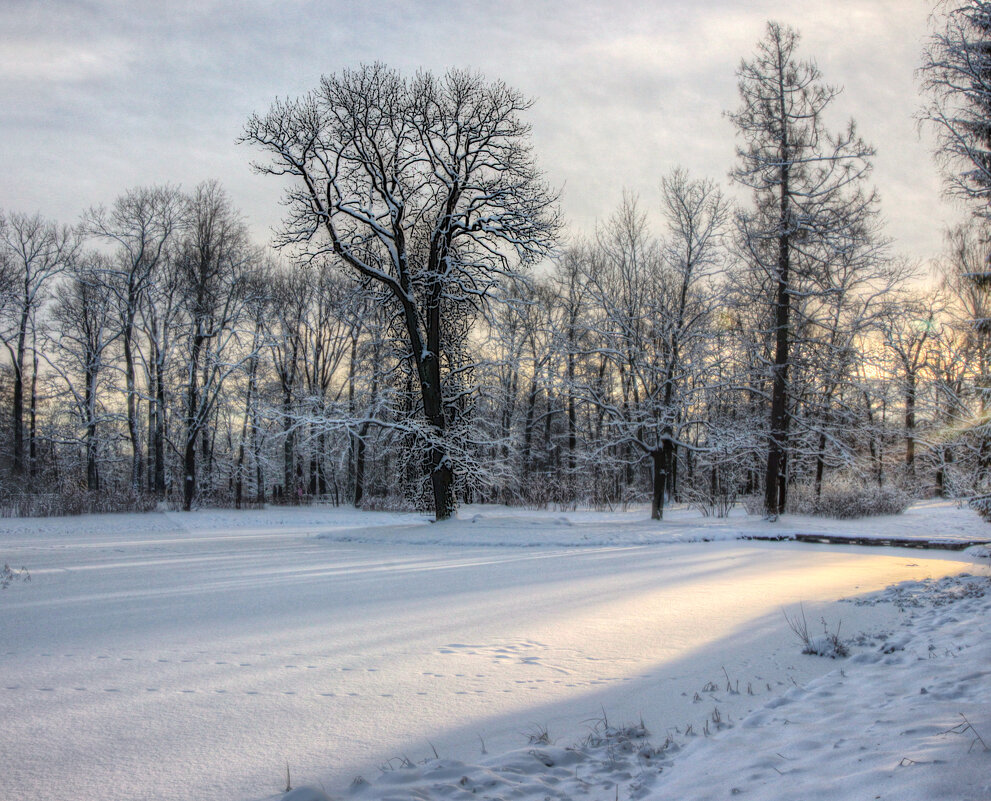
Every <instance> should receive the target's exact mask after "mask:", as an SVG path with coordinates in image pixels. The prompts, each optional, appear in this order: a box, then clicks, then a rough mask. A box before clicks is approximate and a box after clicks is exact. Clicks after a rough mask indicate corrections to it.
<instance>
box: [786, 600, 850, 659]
mask: <svg viewBox="0 0 991 801" xmlns="http://www.w3.org/2000/svg"><path fill="white" fill-rule="evenodd" d="M782 614H783V615H784V616H785V621H787V623H788V628H790V629H791V630H792V633H793V634H794V635H795V637H796V638H798V641H799V642H800V643H801V644H802V653H803V654H809V655H810V656H825V657H828V658H829V659H839V658H842V657H846V656H849V655H850V649H849V648H848V647H847V645H846V643H845V642H843V640H841V639H840V624H839V623H837V624H836V628H835V629H833V630H832V631H830V629H829V624H828V623H826V619H825V618H820V619H819V621H820V622H821V623H822V634H812V633H811V632H810V631H809V623H808V620H806V618H805V608H804V607H803V606H802V605H801V604H799V607H798V613H797V614H795V615H793V616H791V617H789V616H788V613H787V612H785V611H784V610H782Z"/></svg>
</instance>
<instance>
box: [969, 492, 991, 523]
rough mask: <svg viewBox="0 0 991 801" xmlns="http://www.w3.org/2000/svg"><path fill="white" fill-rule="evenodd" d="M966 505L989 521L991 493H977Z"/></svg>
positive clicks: (990, 520) (990, 515)
mask: <svg viewBox="0 0 991 801" xmlns="http://www.w3.org/2000/svg"><path fill="white" fill-rule="evenodd" d="M968 506H970V508H971V509H973V510H974V511H975V512H977V514H979V515H980V516H981V517H983V518H984V519H985V520H987V521H988V522H989V523H991V495H978V496H977V497H976V498H971V499H970V501H969V503H968Z"/></svg>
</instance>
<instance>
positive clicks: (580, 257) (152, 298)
mask: <svg viewBox="0 0 991 801" xmlns="http://www.w3.org/2000/svg"><path fill="white" fill-rule="evenodd" d="M975 7H981V8H982V9H983V7H984V4H981V3H978V4H975ZM969 8H970V7H969V6H968V7H967V9H964V10H963V11H959V12H952V13H948V14H947V15H946V17H945V24H946V29H945V31H937V32H936V33H935V34H934V36H933V38H932V40H931V42H930V46H929V49H928V50H927V51H926V59H927V60H926V61H924V64H923V67H922V75H923V80H924V82H925V84H926V87H927V91H928V93H929V94H928V96H929V97H930V98H931V99H932V105H930V106H927V107H925V109H924V111H923V116H924V117H925V118H926V119H928V120H930V121H932V122H934V123H935V124H936V125H937V126H939V125H942V126H943V127H944V129H945V130H948V131H951V132H957V130H956V129H955V128H953V126H954V125H956V126H957V128H959V120H960V116H959V114H953V113H951V112H950V111H949V110H948V106H953V105H954V104H959V103H960V102H963V103H964V106H965V107H967V108H971V109H972V110H973V109H974V108H975V105H974V104H975V102H980V103H983V102H985V101H984V99H983V96H982V98H981V99H980V100H979V101H975V100H973V99H968V98H964V99H963V101H961V100H960V98H959V97H958V95H956V94H954V92H956V91H957V89H956V87H957V86H959V85H960V84H959V82H958V81H953V80H952V79H951V78H945V79H944V78H943V77H941V76H942V73H941V72H940V70H945V69H948V67H947V64H951V65H952V64H953V63H954V62H952V57H953V55H954V53H957V54H960V53H964V55H967V54H968V53H969V54H970V55H971V56H972V55H973V53H972V52H971V51H967V50H966V49H963V50H962V49H961V48H963V47H964V45H963V44H961V42H962V41H963V42H965V43H966V42H971V41H972V40H973V38H974V36H973V34H974V30H975V27H974V26H975V25H978V24H979V25H984V27H983V28H980V31H981V32H983V35H984V41H991V35H988V33H989V31H991V26H988V25H985V21H986V20H985V17H979V18H977V21H976V22H968V21H967V20H968V19H969V18H967V16H966V15H967V14H968V13H971V12H970V11H968V9H969ZM985 16H986V15H985ZM968 25H969V27H967V26H968ZM953 26H957V27H956V28H954V27H953ZM961 26H963V27H961ZM959 30H965V32H966V37H965V38H964V39H961V38H960V37H959V36H958V37H957V38H953V32H954V31H959ZM954 48H955V49H954ZM982 52H983V51H982ZM973 61H974V59H973V58H972V57H971V58H968V59H966V63H972V62H973ZM960 63H961V64H963V63H965V62H964V61H960ZM988 74H989V75H991V70H989V71H988ZM737 79H738V85H739V106H738V107H737V108H736V109H735V110H733V111H731V112H730V113H729V114H728V117H729V119H730V121H731V122H732V124H733V126H734V127H735V129H736V132H737V160H736V166H735V167H734V169H733V171H732V173H731V176H730V177H731V179H732V180H733V181H734V182H735V183H736V184H738V185H739V186H741V187H743V188H745V189H746V190H747V192H748V194H749V201H748V202H747V203H742V204H734V203H731V202H730V201H729V200H728V199H727V197H726V195H725V194H724V193H723V191H722V189H721V188H720V187H719V185H718V184H717V183H716V182H714V181H712V180H709V179H706V178H697V177H694V176H692V175H690V174H688V173H687V172H685V171H684V170H681V169H675V170H673V171H672V172H671V173H670V174H668V175H667V176H664V177H663V178H662V179H661V198H662V202H661V208H660V209H659V219H660V220H661V221H662V223H663V226H662V228H661V229H660V230H656V231H655V230H652V229H651V226H650V224H649V222H648V220H649V215H648V213H647V211H648V210H647V209H645V208H644V207H643V205H642V203H641V202H640V201H639V199H638V198H637V197H636V196H635V195H632V194H627V195H625V196H624V198H623V201H622V203H621V204H620V206H619V207H618V208H617V209H616V210H615V212H614V213H613V214H612V215H611V216H610V217H609V218H608V219H607V220H605V221H603V222H602V223H601V224H600V225H599V226H598V228H597V230H596V232H595V233H594V235H592V236H590V237H587V238H585V239H579V238H576V237H566V236H564V235H563V233H562V231H563V224H562V221H561V219H560V218H559V215H558V211H557V197H556V194H555V192H554V191H553V190H552V189H551V188H550V187H549V186H548V185H547V183H546V181H545V179H544V177H543V175H542V173H541V172H540V170H539V168H538V166H537V162H536V158H535V155H534V153H533V151H532V148H531V144H530V139H529V133H530V131H529V126H528V125H527V123H526V122H525V113H526V111H527V109H528V108H529V107H530V105H531V101H530V100H529V99H528V98H526V97H525V96H523V95H522V94H521V93H519V92H518V91H516V90H514V89H512V88H511V87H508V86H506V85H505V84H503V83H501V82H498V81H490V80H487V79H485V78H484V77H482V76H480V75H478V74H476V73H471V72H466V71H458V70H453V71H450V72H448V73H446V74H445V75H443V76H434V75H431V74H429V73H418V74H417V75H415V76H413V77H407V76H403V75H401V74H400V73H398V72H396V71H395V70H392V69H389V68H387V67H385V66H384V65H381V64H374V65H368V66H364V67H360V68H357V69H354V70H346V71H343V72H342V73H340V74H338V75H333V76H327V77H325V78H323V79H322V81H321V83H320V86H319V87H318V88H317V89H315V90H314V91H313V92H311V93H309V94H307V95H305V96H303V97H300V98H297V99H295V100H284V101H278V102H276V103H275V104H273V106H272V107H271V108H270V109H269V111H268V112H266V113H264V114H260V115H255V116H253V117H252V118H251V119H250V120H249V121H248V122H247V124H246V126H245V129H244V132H243V134H242V141H243V142H244V143H246V144H247V145H249V146H250V147H252V148H254V151H255V153H257V154H261V160H260V161H259V162H258V163H257V164H256V165H255V166H256V168H257V169H258V170H259V171H260V172H262V173H265V174H269V175H272V176H275V177H276V179H277V180H280V181H282V182H283V184H284V186H285V190H286V198H285V201H286V207H287V209H288V214H287V218H286V221H285V224H284V227H283V228H282V230H281V231H280V233H279V236H278V240H277V242H276V248H275V249H271V250H269V249H265V248H261V247H258V246H256V245H254V244H253V243H252V242H251V241H250V237H249V235H248V232H247V228H246V225H245V223H244V220H243V219H242V217H241V215H240V214H239V212H238V211H237V210H236V209H235V208H234V207H233V205H232V203H231V201H230V199H229V197H228V196H227V195H226V193H225V192H224V190H223V189H222V187H220V186H219V185H218V184H216V183H209V182H208V183H204V184H201V185H200V186H198V187H196V188H195V189H193V190H192V191H191V192H184V191H182V190H180V189H179V188H177V187H172V186H154V187H141V188H136V189H132V190H129V191H126V192H124V193H123V194H121V195H120V196H119V197H118V198H117V199H116V200H114V201H113V202H112V203H111V204H110V205H109V206H107V207H96V208H93V209H90V210H89V211H87V212H86V213H85V214H84V215H83V217H82V219H81V220H80V221H79V223H78V224H77V225H75V226H73V227H67V226H62V225H59V224H57V223H55V222H53V221H49V220H46V219H44V218H42V217H41V216H38V215H33V216H32V215H27V214H21V213H16V212H8V213H4V214H2V215H0V341H2V343H3V346H4V350H5V352H6V359H5V361H4V362H3V364H2V367H0V398H2V405H0V408H4V409H8V410H9V412H8V413H7V414H4V415H3V419H2V420H0V431H2V432H3V434H4V436H3V437H2V441H0V469H2V471H3V490H2V492H3V494H4V495H6V498H0V504H6V505H7V506H8V508H14V507H13V506H11V505H12V504H13V505H15V506H16V505H18V504H19V506H17V508H18V509H21V510H22V511H23V510H25V509H27V510H30V509H32V508H33V509H35V510H40V511H45V508H46V507H45V506H44V504H45V503H46V500H45V499H57V500H49V501H47V502H50V503H51V504H52V507H51V508H52V509H54V508H56V507H58V506H59V505H61V507H62V508H63V509H64V508H65V507H66V504H76V505H77V506H78V507H79V508H80V509H96V508H108V509H109V508H148V507H150V506H152V505H154V504H157V503H161V502H168V503H172V504H175V505H181V506H182V508H185V509H190V508H192V507H194V506H195V505H197V504H220V505H234V506H238V507H241V506H245V505H251V504H260V503H265V502H283V503H299V502H307V501H309V500H312V499H314V498H319V499H323V500H329V501H331V502H334V503H349V504H355V505H357V506H360V507H366V508H386V507H388V508H397V507H400V508H422V509H428V510H431V511H433V512H434V513H435V514H436V516H437V518H438V519H443V518H446V517H449V516H450V515H452V514H453V513H454V511H455V509H456V508H457V505H458V503H459V502H463V501H495V502H503V503H510V504H527V505H547V504H560V505H579V504H581V505H584V504H593V505H597V506H613V505H616V504H623V503H627V502H631V501H641V500H645V501H649V502H650V504H651V510H652V515H653V516H654V517H655V518H658V519H660V518H661V517H662V516H663V512H664V507H665V504H666V503H667V502H668V501H670V500H677V501H683V502H688V503H690V504H693V505H695V506H696V507H697V508H699V509H701V510H702V511H703V512H705V513H706V514H723V513H725V512H726V511H727V510H728V508H730V507H731V506H732V505H733V504H734V503H735V502H736V501H737V499H738V498H743V497H746V498H750V499H753V500H752V501H751V502H752V503H753V504H754V505H755V508H756V507H759V508H760V509H761V510H762V512H763V513H764V514H765V515H766V516H768V517H770V518H775V517H776V516H777V515H778V514H780V513H781V512H783V511H785V510H788V509H795V508H807V507H808V506H809V505H810V504H812V505H815V504H817V503H822V502H826V503H828V502H829V500H828V499H829V495H830V491H831V488H832V487H836V486H846V487H851V486H854V487H856V488H857V490H858V491H861V492H866V491H867V489H868V488H878V491H880V490H891V491H898V492H902V493H910V494H913V495H918V494H940V495H954V496H967V495H975V494H980V493H982V492H984V491H985V490H986V488H987V486H988V483H989V468H991V451H989V446H991V443H989V439H988V436H987V431H986V424H985V421H986V414H985V406H986V392H985V387H986V386H987V376H988V358H989V353H991V349H989V347H988V344H989V343H988V335H989V331H988V326H987V325H986V320H987V319H988V317H989V315H987V314H986V313H985V308H986V306H987V304H988V294H987V282H986V281H984V280H982V276H983V275H984V274H985V273H986V272H987V257H988V253H989V247H988V241H987V237H986V232H985V228H986V214H985V213H984V212H983V211H981V212H980V213H977V214H975V217H974V220H973V222H971V223H968V224H967V225H965V226H962V227H960V228H958V229H956V230H954V231H952V232H950V233H949V234H948V236H947V250H946V253H945V255H944V257H943V258H942V260H941V263H940V264H939V267H938V276H937V278H936V279H935V280H934V281H933V282H930V284H929V285H927V286H925V288H923V289H921V290H920V289H918V288H916V287H918V286H919V283H918V278H919V275H920V272H921V271H922V268H921V267H920V266H919V265H912V264H910V263H908V262H907V261H905V260H903V259H898V258H895V257H893V256H892V254H891V247H890V243H889V241H888V240H887V238H886V237H885V235H884V233H883V225H882V223H881V216H880V201H879V199H878V197H877V195H876V193H875V192H874V190H873V188H872V187H871V185H870V172H871V162H872V159H873V156H874V150H873V148H872V147H871V146H870V145H869V144H868V143H866V142H865V141H864V140H863V139H862V138H861V137H860V136H859V134H858V132H857V130H856V126H855V125H854V123H852V122H851V123H849V124H848V125H846V126H844V127H842V128H840V129H838V130H835V131H834V130H830V129H828V128H827V126H826V122H825V116H826V112H827V110H828V109H830V108H831V107H833V106H834V104H836V103H838V102H839V99H840V98H841V95H840V93H839V91H838V90H837V89H836V88H834V87H832V86H830V85H828V84H826V83H825V82H824V80H823V78H822V76H821V74H820V72H819V70H818V68H817V67H816V65H815V63H814V62H813V61H811V60H807V59H802V58H801V57H800V54H799V37H798V34H797V33H796V32H795V31H793V30H791V29H789V28H787V27H784V26H781V25H778V24H775V23H769V24H768V26H767V29H766V32H765V35H764V37H763V38H762V39H761V40H760V42H759V43H758V45H757V48H756V50H755V52H754V53H753V54H752V55H751V56H750V57H749V58H747V59H744V60H743V61H742V62H741V65H740V67H739V69H738V72H737ZM989 109H991V102H989V103H987V104H986V105H985V106H983V107H978V108H977V111H978V112H979V113H978V115H977V116H978V117H979V118H980V119H985V120H986V119H988V118H989V116H991V113H989V112H988V110H989ZM940 114H942V117H941V116H940ZM982 115H983V116H982ZM988 130H991V126H987V125H985V126H984V127H983V128H982V127H980V126H979V125H978V124H977V123H974V124H972V125H971V127H970V128H967V129H966V130H964V131H963V133H965V134H967V133H968V132H969V133H970V135H971V138H972V139H973V142H972V143H971V146H970V149H969V150H967V151H966V152H965V153H963V154H962V155H961V153H959V152H955V151H953V149H952V148H953V147H959V141H960V140H959V137H957V138H954V137H953V136H951V135H950V134H949V133H948V134H947V137H946V140H945V141H944V143H943V144H942V150H941V153H942V154H943V156H944V164H945V166H946V167H947V171H948V174H949V175H951V176H953V175H955V176H958V177H959V176H960V175H964V176H965V177H964V178H960V179H959V181H958V182H957V183H956V184H953V186H954V187H955V188H956V190H957V191H958V192H960V193H962V194H966V195H967V197H969V198H970V199H971V200H974V201H975V202H976V203H977V204H978V205H979V206H980V204H982V203H983V204H984V206H982V207H981V208H982V209H986V202H987V200H986V196H987V192H986V188H987V186H989V185H991V180H985V179H984V178H983V177H982V176H980V175H979V176H978V177H976V178H975V177H974V176H975V172H974V170H973V169H972V168H970V169H963V172H961V169H962V168H961V167H960V164H961V159H968V158H969V159H972V160H973V159H983V158H984V154H986V153H987V152H988V151H989V149H991V148H989V147H988V144H989V143H991V138H989V135H988V134H987V133H986V132H987V131H988ZM975 143H976V144H975ZM980 163H981V164H985V163H986V162H984V161H981V162H980ZM823 499H826V500H825V501H824V500H823ZM803 505H804V506H803Z"/></svg>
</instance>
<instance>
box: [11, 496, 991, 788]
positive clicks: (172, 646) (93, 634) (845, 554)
mask: <svg viewBox="0 0 991 801" xmlns="http://www.w3.org/2000/svg"><path fill="white" fill-rule="evenodd" d="M645 518H646V513H645V511H644V510H643V509H638V510H633V511H629V512H614V513H593V512H522V511H510V510H505V509H500V508H495V507H481V508H468V509H465V510H464V511H462V513H461V515H460V517H459V519H458V520H456V521H451V522H448V523H443V524H431V523H429V522H427V521H426V520H425V518H423V517H421V516H417V515H398V514H385V513H356V512H353V511H349V510H333V509H326V510H322V509H291V510H282V509H278V510H265V511H257V512H256V511H252V512H196V513H192V514H188V515H183V514H180V513H160V514H148V515H113V516H92V517H83V518H62V519H47V520H39V519H14V520H0V560H2V561H8V562H10V563H11V565H13V566H20V565H22V564H23V565H26V566H27V567H28V569H29V570H30V572H31V577H32V578H31V581H30V582H29V583H17V584H14V585H12V586H11V587H10V589H8V590H7V591H5V592H4V593H3V594H2V595H0V654H2V662H0V720H2V721H3V723H2V728H0V797H2V798H10V799H28V798H30V799H38V801H43V800H44V799H65V798H75V799H167V800H171V799H175V800H176V801H178V799H183V800H186V799H218V801H242V800H244V801H249V800H250V801H256V800H259V799H268V798H280V797H282V794H281V792H280V791H281V790H282V789H283V788H284V787H285V784H286V775H285V774H286V764H287V763H288V765H289V768H290V771H291V778H292V783H293V785H294V786H301V785H308V786H309V787H311V788H323V791H325V792H326V793H327V794H328V795H329V796H330V797H333V798H341V797H354V798H360V799H367V801H379V799H386V798H395V799H409V798H422V799H429V798H445V799H446V798H452V799H453V798H468V797H469V796H471V797H475V798H479V797H483V798H484V797H489V798H506V799H508V798H520V799H526V800H527V801H530V799H532V801H540V799H544V798H546V797H550V798H585V797H587V798H591V799H603V801H605V799H614V798H615V797H616V796H617V794H618V797H619V798H642V797H648V798H656V799H662V798H664V799H666V798H679V799H696V798H697V799H702V798H729V797H731V795H732V796H735V795H740V796H741V797H744V798H760V799H779V798H780V799H785V798H788V799H794V798H803V799H805V798H808V799H812V798H822V799H840V798H861V797H863V798H875V797H880V798H891V799H919V800H920V801H921V799H930V798H946V799H971V798H973V799H977V798H987V797H991V789H989V785H991V770H989V768H991V754H989V753H988V752H986V751H985V750H984V748H983V747H982V745H981V743H980V742H978V743H977V745H976V746H975V747H973V748H971V745H972V742H973V741H974V736H973V734H974V733H975V732H976V733H980V734H983V735H984V736H985V738H986V739H988V741H989V744H991V737H989V735H991V681H989V679H991V675H989V674H991V667H989V665H991V645H989V643H991V637H989V636H988V630H987V629H988V625H989V623H988V621H989V620H991V614H989V613H991V599H989V598H988V597H985V596H982V595H981V592H982V591H983V589H984V587H985V585H986V584H987V579H986V574H987V567H986V560H982V559H978V558H976V557H975V554H974V552H973V551H969V552H949V551H909V550H905V549H893V548H870V549H865V548H858V547H855V546H826V545H809V544H798V543H768V542H754V541H741V540H739V539H737V538H739V537H741V536H755V535H763V534H766V533H816V532H823V533H832V534H845V533H849V534H850V535H851V536H867V535H874V536H884V537H889V536H898V537H903V538H904V537H920V538H932V537H934V536H939V537H944V538H947V539H956V540H971V539H980V538H983V537H985V536H986V535H987V534H988V533H991V529H989V528H988V527H987V526H986V524H984V523H982V522H981V521H979V520H978V519H977V518H976V516H974V515H973V514H972V513H971V512H969V511H967V510H961V509H957V508H956V507H955V506H953V505H952V504H928V505H924V506H919V507H914V508H913V509H911V510H909V512H907V513H906V514H905V515H901V516H897V517H893V518H886V519H878V520H868V521H855V522H844V523H839V522H836V521H823V520H819V519H813V518H794V517H789V518H783V519H782V521H781V522H780V523H779V524H777V526H775V527H769V526H768V524H766V523H763V522H762V521H759V520H756V519H752V518H746V517H744V516H739V517H734V518H732V519H730V520H729V521H718V520H704V519H702V518H701V517H698V516H697V515H695V514H694V513H691V512H688V511H674V512H673V513H672V514H670V515H669V519H666V520H665V521H664V522H663V523H661V524H657V523H652V522H650V521H648V520H646V519H645ZM522 546H526V547H522ZM963 571H967V572H971V573H974V574H975V575H976V576H977V578H975V579H966V580H947V581H941V580H942V579H943V578H944V577H945V576H954V575H956V574H959V573H961V572H963ZM905 581H911V582H913V583H912V584H908V585H903V586H902V587H900V588H898V589H889V590H885V588H886V587H888V586H889V585H892V584H895V583H897V582H905ZM844 598H847V599H853V600H849V601H841V600H840V599H844ZM799 604H802V608H803V609H804V613H805V615H806V617H807V620H808V621H809V628H810V632H811V633H812V634H813V635H818V634H821V633H822V631H823V624H822V623H821V622H820V618H823V619H824V620H825V624H826V626H828V627H829V629H830V630H835V628H836V627H837V626H839V627H840V636H841V638H843V639H844V640H847V641H849V642H850V649H851V656H850V657H848V658H846V659H842V660H835V661H834V660H830V659H826V658H822V657H816V656H807V655H803V654H801V653H800V651H801V646H800V644H799V643H798V641H797V640H796V638H795V636H794V634H793V633H792V632H791V631H790V630H789V627H788V625H787V623H786V622H785V619H784V616H783V615H782V610H783V609H784V610H786V611H787V612H788V613H789V614H791V615H792V616H794V615H795V614H797V613H798V611H799ZM961 713H962V714H964V715H966V716H967V720H969V721H970V722H971V723H973V726H974V729H973V730H968V731H966V732H963V733H960V732H953V731H950V730H951V729H952V728H953V727H956V726H958V724H960V727H961V728H965V722H964V721H963V720H962V718H961V717H960V715H961ZM641 721H642V723H643V724H644V725H645V726H646V729H647V730H649V732H650V733H649V735H648V736H644V734H645V733H644V732H643V731H641V730H640V728H639V727H640V723H641ZM631 724H635V725H631ZM947 732H948V733H947ZM531 740H532V742H531ZM579 743H583V745H582V746H581V747H580V748H577V749H574V748H571V746H574V745H576V744H579ZM356 777H361V779H360V780H359V781H358V782H355V779H356ZM617 788H618V789H617ZM290 796H292V797H293V798H295V799H303V798H309V799H313V798H318V797H321V795H320V793H319V792H318V791H317V790H311V789H305V788H304V789H301V790H297V791H295V792H294V793H291V794H290Z"/></svg>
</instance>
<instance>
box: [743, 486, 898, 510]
mask: <svg viewBox="0 0 991 801" xmlns="http://www.w3.org/2000/svg"><path fill="white" fill-rule="evenodd" d="M910 501H911V498H910V497H909V496H908V495H907V494H906V493H905V492H903V491H902V490H900V489H898V488H897V487H893V486H884V487H878V486H876V485H874V484H871V483H867V482H864V481H858V480H857V479H840V480H834V481H830V482H827V483H824V484H823V486H822V491H821V492H820V493H819V495H818V496H817V495H816V492H815V487H813V486H812V485H811V484H796V485H794V486H793V487H791V488H790V489H789V493H788V511H789V512H791V513H793V514H803V515H818V516H820V517H835V518H837V519H840V520H852V519H854V518H858V517H871V516H874V515H894V514H899V513H901V512H904V511H905V509H906V508H908V505H909V502H910ZM748 511H749V510H748Z"/></svg>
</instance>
